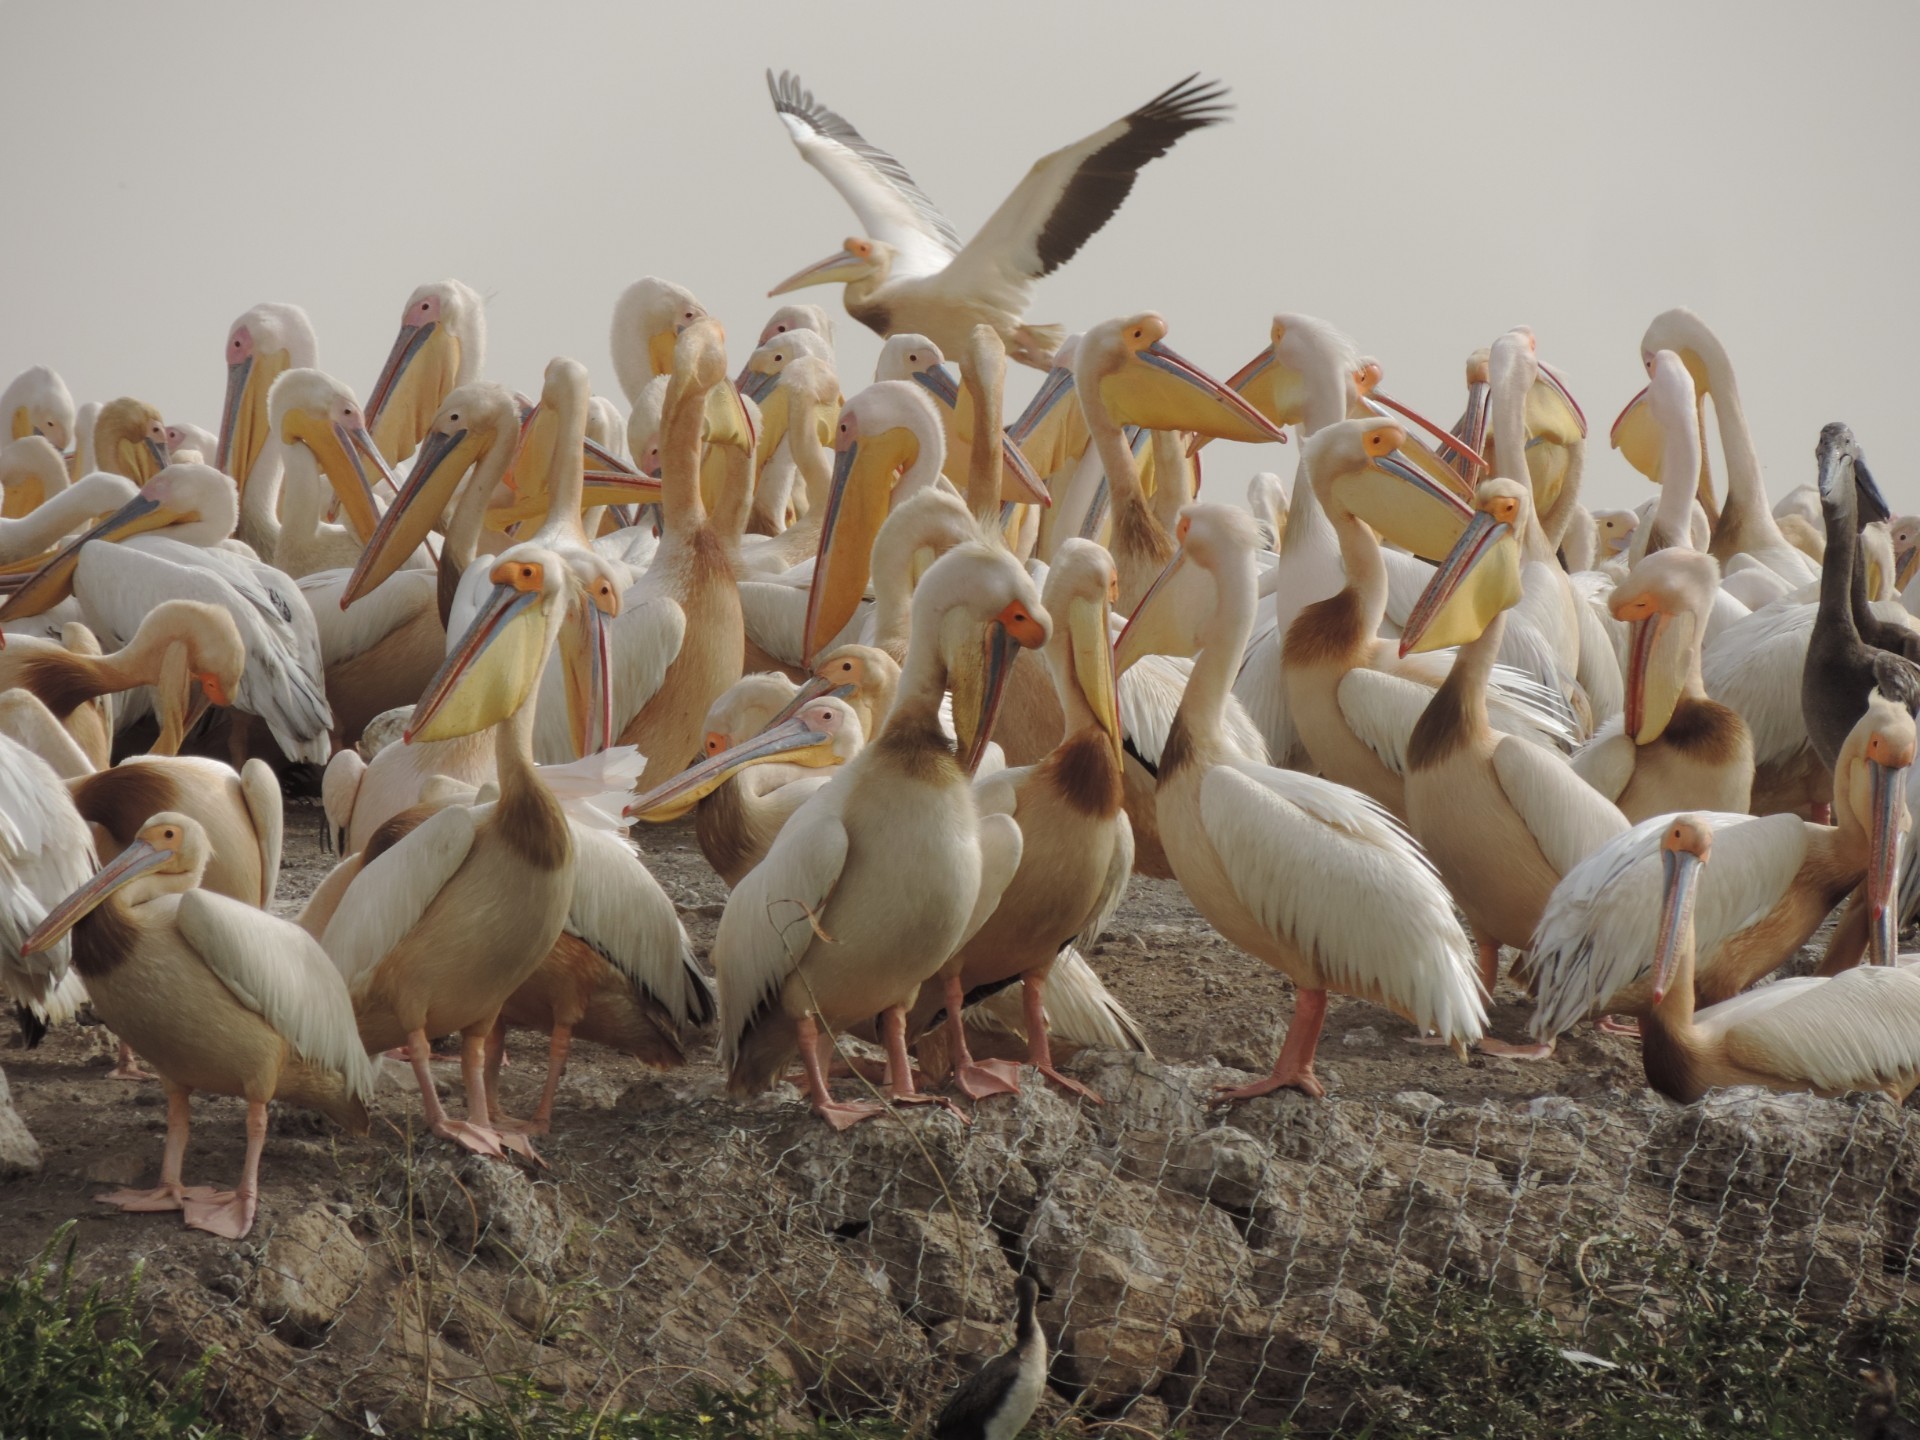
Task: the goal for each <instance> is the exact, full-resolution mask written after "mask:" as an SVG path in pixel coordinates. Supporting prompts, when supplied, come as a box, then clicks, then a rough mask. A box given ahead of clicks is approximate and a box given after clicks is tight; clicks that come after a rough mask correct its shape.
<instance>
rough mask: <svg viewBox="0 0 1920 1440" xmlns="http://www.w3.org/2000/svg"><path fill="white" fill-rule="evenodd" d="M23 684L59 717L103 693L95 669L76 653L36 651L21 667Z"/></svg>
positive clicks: (65, 715) (23, 686)
mask: <svg viewBox="0 0 1920 1440" xmlns="http://www.w3.org/2000/svg"><path fill="white" fill-rule="evenodd" d="M20 688H21V689H23V690H27V691H31V692H32V693H33V694H34V695H35V696H36V697H37V698H38V699H39V701H40V703H41V704H42V705H45V706H46V707H47V709H49V710H51V711H52V712H53V718H54V719H56V720H65V719H66V718H67V717H68V716H69V715H71V714H72V713H73V712H74V711H75V710H78V709H79V708H80V707H81V706H82V705H84V704H86V703H87V701H89V700H91V699H93V697H94V696H96V695H98V694H100V683H99V682H98V681H97V680H95V679H94V677H93V669H92V667H91V666H89V665H88V664H87V662H86V661H84V660H82V659H80V658H79V657H78V656H74V655H63V654H52V653H48V654H45V655H35V656H33V657H31V658H30V659H29V660H27V662H26V663H25V664H23V665H22V666H21V667H20Z"/></svg>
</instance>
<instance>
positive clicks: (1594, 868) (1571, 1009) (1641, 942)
mask: <svg viewBox="0 0 1920 1440" xmlns="http://www.w3.org/2000/svg"><path fill="white" fill-rule="evenodd" d="M1895 689H1896V691H1897V694H1898V696H1899V697H1903V698H1894V697H1890V696H1887V695H1881V694H1878V693H1876V694H1875V695H1874V697H1873V699H1872V700H1871V702H1870V703H1869V705H1868V707H1867V712H1866V714H1864V715H1862V716H1861V718H1860V721H1859V723H1858V724H1857V725H1856V726H1855V727H1854V730H1853V733H1852V734H1851V735H1850V736H1849V737H1848V739H1847V744H1846V747H1845V750H1844V751H1843V753H1842V755H1841V760H1840V770H1839V772H1838V775H1837V777H1836V784H1835V786H1834V805H1833V810H1834V821H1835V823H1834V824H1833V825H1815V824H1813V823H1811V822H1809V821H1804V820H1801V819H1799V818H1797V817H1795V816H1792V815H1766V816H1752V815H1738V814H1726V813H1714V814H1710V815H1709V816H1708V818H1709V819H1710V820H1711V823H1712V825H1713V827H1714V829H1715V830H1716V831H1717V832H1718V841H1717V843H1718V844H1719V846H1720V848H1721V852H1722V858H1723V859H1724V860H1725V862H1726V863H1725V864H1723V865H1719V866H1716V867H1715V868H1714V869H1713V871H1712V872H1711V873H1710V874H1709V875H1708V876H1707V877H1706V880H1705V882H1704V884H1703V885H1702V888H1701V896H1702V905H1701V909H1700V913H1699V922H1700V957H1699V958H1700V968H1699V970H1698V972H1697V974H1696V976H1695V978H1694V981H1693V984H1694V988H1695V991H1696V993H1697V995H1698V997H1699V1000H1700V1002H1701V1003H1702V1004H1706V1005H1711V1004H1715V1003H1717V1002H1719V1001H1721V1000H1725V999H1728V998H1730V997H1732V996H1734V995H1736V994H1738V993H1739V992H1740V991H1741V990H1743V989H1745V988H1746V987H1747V986H1748V985H1751V984H1752V983H1753V982H1754V981H1755V980H1758V979H1760V978H1761V977H1762V976H1764V975H1768V974H1771V973H1772V972H1773V971H1774V970H1776V969H1778V968H1779V967H1780V966H1781V965H1783V964H1785V963H1786V962H1787V961H1788V960H1790V959H1792V958H1793V956H1794V955H1795V954H1796V953H1797V952H1798V950H1799V948H1800V947H1801V946H1802V945H1804V944H1806V943H1807V941H1808V940H1809V939H1811V938H1812V936H1813V934H1814V932H1815V930H1817V929H1818V928H1819V927H1820V925H1821V924H1822V923H1824V922H1825V920H1826V918H1827V916H1828V915H1830V914H1831V913H1832V911H1833V907H1834V906H1835V905H1837V904H1839V902H1840V901H1841V900H1842V899H1844V898H1846V896H1847V895H1848V894H1849V893H1850V892H1852V891H1855V890H1861V891H1862V893H1861V894H1860V896H1859V897H1858V898H1857V899H1856V901H1855V902H1854V906H1853V907H1850V909H1849V912H1848V916H1847V918H1845V919H1843V920H1842V922H1841V925H1840V927H1839V929H1838V930H1837V931H1836V933H1835V936H1834V940H1833V941H1832V942H1831V943H1830V945H1829V949H1828V954H1827V958H1826V962H1825V963H1824V965H1823V967H1822V969H1823V972H1824V973H1832V971H1833V969H1835V968H1837V967H1839V966H1841V965H1850V964H1852V963H1853V961H1854V959H1855V958H1857V955H1858V948H1857V947H1858V946H1859V945H1860V944H1861V943H1863V942H1864V943H1866V944H1869V945H1872V946H1873V947H1874V948H1875V950H1876V958H1890V957H1891V953H1892V941H1891V930H1892V910H1893V899H1894V895H1893V892H1894V886H1895V875H1894V859H1895V855H1896V853H1897V851H1898V850H1899V848H1900V837H1901V834H1902V830H1903V828H1904V827H1905V826H1906V824H1907V812H1906V805H1905V803H1904V801H1903V798H1902V791H1903V787H1904V786H1905V785H1906V783H1907V776H1906V774H1905V773H1903V771H1904V770H1906V769H1908V768H1910V767H1911V764H1912V756H1913V743H1914V740H1913V736H1914V723H1913V717H1912V714H1911V713H1910V711H1909V709H1908V705H1907V700H1908V699H1915V700H1920V689H1900V688H1899V686H1898V685H1897V684H1896V687H1895ZM1703 813H1704V812H1703ZM1671 819H1672V817H1671V816H1670V815H1656V816H1654V817H1653V818H1652V819H1650V820H1643V821H1641V822H1640V823H1639V824H1638V825H1636V826H1634V827H1633V829H1631V830H1629V831H1627V832H1626V833H1625V834H1623V835H1619V836H1616V837H1615V838H1614V839H1612V840H1610V841H1608V842H1607V843H1606V844H1605V845H1602V846H1601V847H1600V848H1599V849H1597V850H1595V851H1594V852H1593V854H1591V855H1590V856H1588V857H1587V858H1586V859H1585V860H1583V861H1581V862H1580V863H1579V864H1578V865H1576V866H1575V867H1574V868H1573V869H1571V870H1569V871H1568V872H1567V874H1566V877H1565V878H1564V879H1563V880H1561V882H1560V883H1559V884H1558V885H1557V886H1555V887H1554V892H1553V895H1552V897H1551V898H1550V899H1549V900H1548V902H1547V905H1546V908H1545V910H1544V911H1543V913H1542V914H1541V917H1540V925H1539V928H1538V929H1537V930H1536V931H1535V934H1534V941H1533V968H1534V981H1535V994H1536V996H1537V1001H1536V1004H1535V1007H1534V1014H1533V1021H1532V1028H1533V1033H1534V1035H1535V1036H1536V1037H1537V1038H1540V1039H1551V1038H1552V1037H1553V1036H1555V1035H1558V1034H1560V1033H1561V1032H1562V1031H1565V1030H1567V1029H1569V1028H1570V1027H1572V1026H1573V1025H1575V1024H1576V1023H1578V1022H1579V1021H1580V1020H1581V1019H1582V1018H1584V1017H1585V1016H1587V1015H1590V1014H1608V1013H1621V1014H1632V1015H1642V1016H1644V1015H1645V1014H1646V1012H1647V1009H1648V1007H1649V1006H1650V1005H1651V1003H1652V1000H1651V984H1652V981H1651V976H1652V968H1653V959H1652V957H1653V951H1654V928H1653V927H1654V917H1655V914H1656V913H1657V904H1656V900H1657V890H1658V886H1659V875H1660V863H1661V862H1660V860H1659V858H1658V857H1659V852H1660V846H1661V837H1662V835H1663V834H1664V833H1665V831H1666V827H1667V825H1668V824H1669V823H1670V821H1671ZM1870 919H1871V920H1873V921H1874V922H1875V923H1874V924H1872V925H1868V924H1866V923H1864V922H1866V921H1868V920H1870Z"/></svg>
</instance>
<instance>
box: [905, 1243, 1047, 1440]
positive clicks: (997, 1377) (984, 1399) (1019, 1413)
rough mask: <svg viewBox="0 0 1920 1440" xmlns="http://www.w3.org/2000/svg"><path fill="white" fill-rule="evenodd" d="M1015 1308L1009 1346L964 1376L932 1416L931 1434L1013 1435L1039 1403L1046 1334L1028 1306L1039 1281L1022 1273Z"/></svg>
mask: <svg viewBox="0 0 1920 1440" xmlns="http://www.w3.org/2000/svg"><path fill="white" fill-rule="evenodd" d="M1013 1294H1014V1299H1015V1301H1016V1302H1017V1304H1018V1305H1019V1312H1018V1314H1017V1315H1016V1317H1015V1320H1014V1327H1015V1328H1014V1339H1013V1348H1012V1349H1011V1350H1009V1351H1007V1353H1006V1354H1004V1355H996V1356H994V1357H993V1359H991V1360H989V1361H988V1362H987V1363H986V1364H985V1365H982V1366H981V1367H980V1369H979V1370H977V1371H976V1372H975V1373H974V1375H973V1376H972V1378H971V1379H968V1380H966V1381H963V1382H962V1383H961V1385H960V1387H959V1389H957V1390H955V1391H954V1392H953V1395H952V1397H951V1398H950V1399H949V1400H948V1401H947V1404H946V1408H945V1409H943V1410H941V1412H940V1416H939V1418H938V1419H937V1420H935V1421H934V1422H933V1437H934V1440H1013V1437H1014V1436H1015V1435H1018V1434H1019V1433H1020V1431H1021V1428H1022V1427H1023V1426H1024V1425H1025V1424H1026V1423H1027V1421H1028V1420H1030V1419H1031V1418H1033V1412H1034V1409H1035V1407H1037V1406H1038V1405H1039V1404H1040V1392H1041V1390H1042V1389H1043V1388H1044V1387H1045V1386H1046V1383H1047V1337H1046V1336H1045V1335H1043V1334H1041V1333H1040V1322H1039V1320H1037V1319H1036V1318H1035V1317H1034V1313H1033V1307H1034V1305H1035V1303H1036V1302H1037V1301H1038V1300H1039V1298H1040V1287H1039V1286H1038V1285H1036V1284H1035V1283H1034V1282H1033V1280H1032V1279H1031V1278H1029V1277H1028V1276H1025V1275H1022V1276H1021V1277H1020V1278H1019V1279H1018V1280H1016V1281H1015V1282H1014V1286H1013Z"/></svg>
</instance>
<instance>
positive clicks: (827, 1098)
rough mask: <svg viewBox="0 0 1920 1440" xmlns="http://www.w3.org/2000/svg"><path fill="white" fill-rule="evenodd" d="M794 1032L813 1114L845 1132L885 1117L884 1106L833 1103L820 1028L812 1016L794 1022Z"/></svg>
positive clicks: (805, 1016)
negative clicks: (804, 1068) (798, 1044)
mask: <svg viewBox="0 0 1920 1440" xmlns="http://www.w3.org/2000/svg"><path fill="white" fill-rule="evenodd" d="M793 1028H794V1030H795V1031H796V1032H797V1034H798V1037H799V1041H800V1063H801V1064H802V1065H803V1066H805V1067H806V1071H807V1098H808V1099H809V1100H810V1101H812V1102H813V1113H814V1114H816V1115H818V1116H819V1117H820V1118H821V1119H822V1120H824V1121H826V1122H827V1123H828V1124H829V1125H831V1126H833V1128H834V1129H836V1130H845V1129H848V1128H849V1127H850V1126H854V1125H858V1124H859V1123H860V1122H861V1121H862V1120H871V1119H872V1118H873V1117H874V1116H876V1115H884V1114H885V1113H886V1107H885V1106H884V1105H873V1104H869V1103H866V1102H864V1101H863V1102H858V1103H853V1102H847V1101H841V1100H836V1099H834V1098H833V1092H832V1091H830V1090H829V1089H827V1071H826V1067H825V1066H824V1065H823V1064H822V1063H821V1061H820V1041H821V1035H820V1027H819V1026H818V1025H816V1024H814V1020H813V1017H812V1016H811V1015H803V1016H801V1017H800V1018H799V1019H798V1020H796V1021H794V1024H793Z"/></svg>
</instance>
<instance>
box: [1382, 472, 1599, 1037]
mask: <svg viewBox="0 0 1920 1440" xmlns="http://www.w3.org/2000/svg"><path fill="white" fill-rule="evenodd" d="M1532 508H1533V491H1532V489H1531V487H1530V486H1528V485H1526V484H1524V483H1522V482H1519V481H1516V480H1508V479H1504V478H1496V479H1492V480H1487V481H1483V482H1482V483H1481V485H1480V488H1479V490H1478V491H1477V492H1476V494H1475V496H1474V511H1475V514H1474V518H1473V521H1472V523H1471V524H1469V525H1468V526H1467V529H1466V532H1465V533H1464V534H1462V535H1461V537H1460V539H1459V541H1458V542H1457V543H1456V544H1455V546H1454V548H1453V551H1452V553H1451V554H1449V555H1448V556H1447V558H1446V560H1445V561H1444V562H1442V564H1441V566H1440V568H1439V569H1438V570H1437V571H1436V572H1435V573H1434V577H1433V580H1432V581H1431V582H1430V583H1429V584H1428V586H1427V590H1426V593H1425V594H1423V595H1422V596H1421V597H1420V603H1419V604H1418V605H1417V606H1415V607H1414V612H1413V614H1412V615H1411V616H1410V617H1409V618H1408V622H1407V628H1406V630H1405V632H1404V633H1403V634H1402V635H1401V637H1400V651H1401V653H1402V654H1407V653H1409V652H1413V651H1416V650H1427V649H1434V648H1437V647H1439V646H1442V645H1447V644H1454V643H1458V644H1459V645H1460V651H1459V653H1458V654H1457V655H1456V656H1455V657H1454V661H1453V670H1452V671H1451V673H1449V674H1448V676H1447V679H1446V683H1445V684H1443V685H1442V686H1441V687H1440V688H1439V689H1438V690H1437V691H1435V692H1434V696H1433V699H1432V700H1431V701H1430V702H1429V703H1428V705H1427V708H1426V710H1425V711H1424V712H1423V713H1422V714H1421V716H1420V721H1419V723H1418V724H1417V725H1415V726H1414V729H1413V734H1412V736H1411V737H1410V738H1409V740H1408V743H1407V777H1406V787H1407V788H1406V794H1407V821H1408V828H1409V829H1410V830H1412V832H1413V834H1414V837H1415V838H1416V839H1417V840H1419V842H1420V844H1421V848H1423V849H1424V850H1425V851H1426V852H1427V854H1428V855H1430V856H1432V857H1433V863H1434V865H1435V866H1436V867H1437V868H1438V869H1439V872H1440V874H1441V876H1442V877H1443V878H1444V879H1445V880H1446V882H1447V888H1448V889H1449V890H1450V891H1452V892H1453V896H1454V898H1455V899H1456V900H1457V901H1458V902H1459V904H1460V908H1461V909H1462V910H1464V911H1465V912H1466V915H1467V922H1468V924H1469V926H1470V927H1471V929H1472V930H1473V936H1474V945H1475V948H1476V949H1477V951H1478V952H1479V957H1480V977H1481V980H1482V982H1483V983H1484V984H1485V985H1486V987H1487V990H1488V992H1489V993H1491V992H1492V990H1493V986H1494V982H1495V980H1496V979H1497V978H1498V975H1499V961H1500V947H1501V946H1502V945H1511V946H1513V947H1515V948H1516V949H1525V947H1526V946H1527V944H1528V943H1529V942H1530V940H1531V939H1532V937H1533V932H1534V927H1535V926H1536V925H1537V924H1538V923H1539V920H1540V914H1541V911H1542V910H1543V909H1544V908H1545V906H1546V903H1547V897H1548V896H1549V895H1550V894H1551V893H1552V891H1553V887H1554V886H1555V884H1557V883H1558V882H1559V879H1560V877H1561V876H1562V875H1564V874H1566V873H1567V871H1569V870H1571V869H1572V868H1573V867H1574V866H1575V865H1576V864H1578V863H1579V862H1580V861H1581V860H1582V859H1584V858H1585V857H1586V856H1588V855H1590V854H1591V853H1593V851H1594V850H1596V849H1598V848H1599V847H1600V846H1601V845H1603V844H1604V843H1606V841H1607V840H1609V839H1610V838H1612V837H1613V836H1615V835H1618V834H1620V833H1621V832H1622V831H1624V830H1625V829H1626V828H1627V822H1626V819H1625V817H1624V816H1622V815H1621V813H1620V811H1619V810H1618V809H1617V808H1616V807H1615V806H1614V805H1613V803H1612V802H1611V801H1608V800H1605V799H1603V798H1601V796H1600V795H1599V794H1597V793H1596V792H1595V791H1594V790H1592V789H1591V788H1590V787H1589V786H1588V785H1587V784H1586V782H1585V781H1583V780H1582V779H1581V778H1580V777H1579V776H1578V775H1576V774H1575V773H1574V772H1573V769H1572V767H1570V766H1569V765H1568V764H1567V763H1566V762H1565V761H1564V760H1562V759H1561V758H1560V757H1559V756H1558V755H1553V754H1549V753H1548V752H1547V751H1546V750H1545V749H1543V748H1542V747H1540V746H1538V745H1531V744H1528V743H1527V742H1526V741H1524V740H1520V739H1516V738H1515V737H1513V736H1510V735H1502V734H1500V733H1499V732H1498V731H1496V730H1494V729H1493V727H1492V726H1491V725H1490V724H1489V723H1488V720H1487V677H1488V674H1489V672H1490V671H1491V670H1492V668H1493V660H1494V656H1495V655H1497V654H1498V653H1499V651H1500V644H1501V640H1502V637H1503V632H1504V631H1505V629H1506V614H1507V611H1508V609H1509V608H1510V607H1511V606H1513V605H1514V604H1515V602H1516V601H1518V600H1519V599H1520V596H1521V581H1520V576H1521V550H1520V542H1519V539H1518V538H1517V537H1518V536H1519V535H1520V534H1523V533H1526V532H1527V530H1528V529H1529V527H1532V528H1533V529H1534V530H1535V532H1536V533H1537V526H1534V524H1533V516H1532ZM1483 1048H1486V1049H1488V1050H1489V1051H1490V1052H1491V1053H1494V1054H1505V1055H1512V1056H1515V1057H1517V1058H1538V1057H1539V1056H1541V1055H1544V1054H1546V1053H1549V1052H1548V1051H1547V1050H1540V1049H1537V1048H1536V1049H1531V1050H1529V1049H1520V1048H1516V1047H1513V1046H1509V1045H1505V1044H1503V1043H1500V1042H1492V1041H1489V1042H1483Z"/></svg>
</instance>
